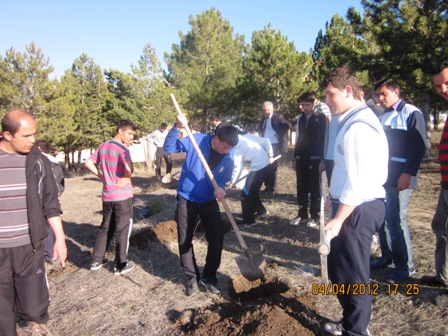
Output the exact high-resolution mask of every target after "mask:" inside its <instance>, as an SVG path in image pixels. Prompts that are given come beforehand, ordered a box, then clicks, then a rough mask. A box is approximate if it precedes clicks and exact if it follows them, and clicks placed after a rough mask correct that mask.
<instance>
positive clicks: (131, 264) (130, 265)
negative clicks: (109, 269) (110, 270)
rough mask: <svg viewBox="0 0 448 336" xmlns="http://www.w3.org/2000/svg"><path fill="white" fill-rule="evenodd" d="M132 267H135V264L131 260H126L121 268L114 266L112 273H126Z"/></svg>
mask: <svg viewBox="0 0 448 336" xmlns="http://www.w3.org/2000/svg"><path fill="white" fill-rule="evenodd" d="M134 267H135V264H134V263H133V262H132V261H128V262H127V263H126V266H125V267H123V268H121V269H118V268H117V267H114V274H115V275H123V274H126V273H128V272H130V271H132V270H133V269H134Z"/></svg>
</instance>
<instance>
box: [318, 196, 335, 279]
mask: <svg viewBox="0 0 448 336" xmlns="http://www.w3.org/2000/svg"><path fill="white" fill-rule="evenodd" d="M324 202H325V200H324V197H322V198H321V201H320V220H319V222H320V241H319V246H318V247H317V252H318V253H319V255H320V275H321V277H322V282H323V283H324V284H325V285H328V263H327V256H328V254H329V253H330V241H331V235H332V233H331V230H327V231H325V230H324V226H325V212H324Z"/></svg>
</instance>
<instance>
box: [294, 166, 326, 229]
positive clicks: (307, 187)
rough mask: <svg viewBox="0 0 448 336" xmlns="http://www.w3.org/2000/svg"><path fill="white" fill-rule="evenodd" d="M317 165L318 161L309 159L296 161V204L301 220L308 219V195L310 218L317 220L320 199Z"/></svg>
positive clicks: (319, 179) (320, 190)
mask: <svg viewBox="0 0 448 336" xmlns="http://www.w3.org/2000/svg"><path fill="white" fill-rule="evenodd" d="M319 163H320V160H314V159H313V160H311V159H310V158H309V157H300V158H299V159H297V160H296V178H297V202H298V204H299V216H300V217H301V218H302V219H305V218H308V194H309V195H310V214H311V218H314V219H315V220H318V219H319V214H320V199H321V197H322V188H321V176H320V174H319Z"/></svg>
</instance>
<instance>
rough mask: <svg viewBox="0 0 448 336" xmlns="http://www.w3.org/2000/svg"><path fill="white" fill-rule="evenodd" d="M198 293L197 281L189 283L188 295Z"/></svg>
mask: <svg viewBox="0 0 448 336" xmlns="http://www.w3.org/2000/svg"><path fill="white" fill-rule="evenodd" d="M197 293H199V287H198V284H197V283H196V282H194V283H193V284H191V285H187V290H186V294H187V296H195V295H196V294H197Z"/></svg>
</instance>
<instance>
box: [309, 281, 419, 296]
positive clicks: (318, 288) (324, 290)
mask: <svg viewBox="0 0 448 336" xmlns="http://www.w3.org/2000/svg"><path fill="white" fill-rule="evenodd" d="M419 286H420V285H419V284H417V283H406V284H389V283H388V284H386V285H385V286H383V287H381V286H380V284H378V283H366V284H364V283H349V284H324V283H312V284H311V294H312V295H338V294H341V295H373V296H376V295H379V294H385V295H397V294H403V295H418V294H420V287H419Z"/></svg>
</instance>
